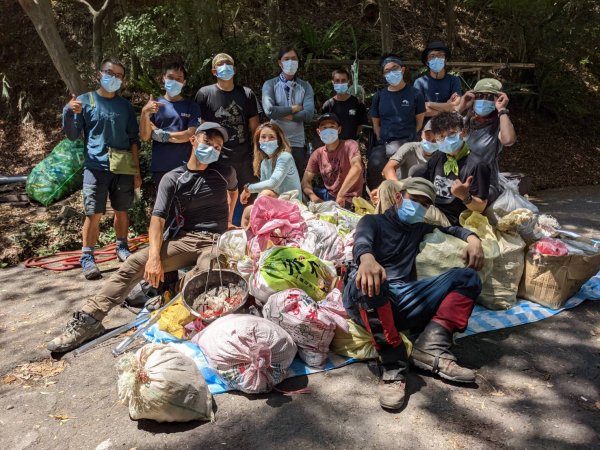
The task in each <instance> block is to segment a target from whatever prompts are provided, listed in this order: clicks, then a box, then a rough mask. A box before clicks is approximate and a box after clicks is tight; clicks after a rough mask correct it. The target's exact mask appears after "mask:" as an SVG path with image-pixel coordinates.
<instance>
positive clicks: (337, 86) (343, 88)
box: [333, 83, 348, 94]
mask: <svg viewBox="0 0 600 450" xmlns="http://www.w3.org/2000/svg"><path fill="white" fill-rule="evenodd" d="M333 90H334V91H335V93H336V94H345V93H346V92H348V83H333Z"/></svg>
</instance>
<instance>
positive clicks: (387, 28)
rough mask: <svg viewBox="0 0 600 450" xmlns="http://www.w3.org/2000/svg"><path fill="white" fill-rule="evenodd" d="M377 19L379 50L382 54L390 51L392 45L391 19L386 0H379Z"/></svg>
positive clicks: (388, 4)
mask: <svg viewBox="0 0 600 450" xmlns="http://www.w3.org/2000/svg"><path fill="white" fill-rule="evenodd" d="M379 19H380V20H381V51H382V53H384V54H385V53H391V51H392V47H393V42H392V19H391V16H390V3H389V1H388V0H379Z"/></svg>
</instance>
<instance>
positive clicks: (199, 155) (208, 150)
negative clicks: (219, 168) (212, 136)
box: [194, 143, 221, 164]
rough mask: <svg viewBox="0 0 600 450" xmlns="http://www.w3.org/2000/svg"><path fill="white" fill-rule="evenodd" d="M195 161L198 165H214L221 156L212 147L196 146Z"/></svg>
mask: <svg viewBox="0 0 600 450" xmlns="http://www.w3.org/2000/svg"><path fill="white" fill-rule="evenodd" d="M194 154H195V155H196V159H197V160H198V162H199V163H200V164H210V163H214V162H215V161H217V160H218V159H219V156H221V152H219V151H217V150H216V149H215V148H214V147H212V146H210V145H206V144H202V143H200V144H198V147H196V150H194Z"/></svg>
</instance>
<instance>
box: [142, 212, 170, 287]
mask: <svg viewBox="0 0 600 450" xmlns="http://www.w3.org/2000/svg"><path fill="white" fill-rule="evenodd" d="M164 229H165V219H163V218H161V217H158V216H152V217H151V218H150V227H149V229H148V241H149V244H150V248H149V251H148V261H147V262H146V267H145V270H144V280H146V281H147V282H148V283H150V285H151V286H153V287H155V288H156V287H158V285H159V284H160V282H161V281H164V280H165V276H164V270H163V265H162V261H161V259H160V251H161V248H162V244H163V232H164Z"/></svg>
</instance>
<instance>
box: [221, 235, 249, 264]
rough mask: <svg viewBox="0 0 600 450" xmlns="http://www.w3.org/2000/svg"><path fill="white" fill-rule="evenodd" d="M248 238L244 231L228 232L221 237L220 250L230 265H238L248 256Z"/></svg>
mask: <svg viewBox="0 0 600 450" xmlns="http://www.w3.org/2000/svg"><path fill="white" fill-rule="evenodd" d="M247 246H248V238H247V237H246V232H245V231H244V230H230V231H226V232H225V233H223V234H222V235H221V237H219V243H218V249H219V252H221V254H222V255H224V256H225V257H226V258H227V261H228V262H229V263H237V262H238V261H241V260H242V259H243V258H244V256H246V247H247Z"/></svg>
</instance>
